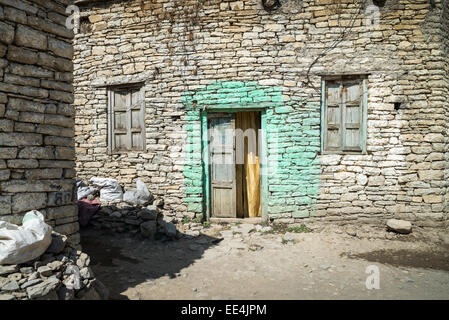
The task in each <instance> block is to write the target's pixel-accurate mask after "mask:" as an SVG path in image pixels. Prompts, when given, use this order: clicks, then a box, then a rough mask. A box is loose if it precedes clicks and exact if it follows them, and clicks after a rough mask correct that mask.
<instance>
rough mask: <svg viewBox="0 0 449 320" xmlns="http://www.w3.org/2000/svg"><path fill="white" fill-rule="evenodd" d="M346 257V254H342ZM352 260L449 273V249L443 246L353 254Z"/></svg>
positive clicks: (350, 256)
mask: <svg viewBox="0 0 449 320" xmlns="http://www.w3.org/2000/svg"><path fill="white" fill-rule="evenodd" d="M342 255H344V254H342ZM348 257H349V258H352V259H363V260H367V261H372V262H379V263H383V264H389V265H392V266H395V267H411V268H423V269H434V270H443V271H449V247H448V246H444V247H443V246H441V247H438V248H436V249H434V250H428V251H422V250H408V249H401V250H387V249H382V250H375V251H370V252H366V253H359V254H351V255H349V256H348Z"/></svg>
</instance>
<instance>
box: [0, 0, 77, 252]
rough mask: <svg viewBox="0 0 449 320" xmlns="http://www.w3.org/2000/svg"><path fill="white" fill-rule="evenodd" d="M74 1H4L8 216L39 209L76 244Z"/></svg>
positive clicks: (2, 99)
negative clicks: (69, 18) (70, 10)
mask: <svg viewBox="0 0 449 320" xmlns="http://www.w3.org/2000/svg"><path fill="white" fill-rule="evenodd" d="M68 3H69V1H66V0H60V1H50V0H44V1H42V0H29V1H22V0H0V219H2V220H6V221H10V222H12V223H15V224H20V223H21V219H22V217H23V215H24V213H26V212H27V211H29V210H31V209H36V210H39V211H40V212H42V213H44V214H45V215H46V219H47V222H48V223H49V224H50V225H52V226H53V227H54V229H55V230H56V231H58V232H60V233H63V234H66V235H69V240H70V241H71V242H73V243H75V244H76V243H79V234H78V215H77V210H76V206H74V205H73V201H74V191H75V190H74V186H75V183H74V181H75V180H74V179H73V178H74V177H75V170H74V167H75V163H74V142H73V136H74V108H73V106H71V103H72V102H73V86H72V80H73V73H72V71H73V63H72V61H71V59H72V57H73V47H72V39H73V32H72V31H71V30H69V29H67V28H66V27H65V21H66V13H65V11H66V6H67V5H68Z"/></svg>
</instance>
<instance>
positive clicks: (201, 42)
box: [74, 0, 448, 226]
mask: <svg viewBox="0 0 449 320" xmlns="http://www.w3.org/2000/svg"><path fill="white" fill-rule="evenodd" d="M81 2H82V3H83V4H82V5H83V9H82V10H83V19H82V23H81V30H80V33H79V34H77V35H76V37H75V57H74V64H75V71H74V72H75V73H74V86H75V107H76V109H77V116H76V125H75V128H76V129H75V131H76V138H75V140H76V156H77V159H76V160H77V164H76V165H77V175H78V178H82V179H88V178H90V177H92V176H102V177H113V178H117V179H118V180H119V181H120V182H121V183H123V184H124V185H125V186H126V187H133V185H134V180H135V179H136V178H139V179H141V180H143V181H144V182H146V183H147V185H149V188H150V190H151V191H152V192H153V193H154V194H156V195H157V196H159V197H163V198H164V200H165V204H164V213H165V214H177V215H181V216H182V215H183V214H190V215H193V214H197V213H201V212H204V181H203V179H202V174H201V164H200V163H199V162H198V159H199V157H200V154H199V150H201V132H200V130H201V121H200V115H201V113H200V111H201V110H206V111H207V110H208V109H212V110H213V109H214V108H215V107H217V106H221V107H223V106H224V107H226V108H228V109H229V108H232V107H235V106H236V105H244V106H249V104H250V103H252V104H260V105H261V106H263V107H264V108H265V109H266V114H267V134H268V136H269V137H268V144H270V141H272V140H270V136H271V137H272V139H274V138H275V137H276V138H277V139H278V140H277V145H278V149H276V150H272V149H271V150H270V146H269V145H268V148H267V149H268V158H270V157H273V156H276V157H277V158H278V159H279V160H281V161H279V162H278V164H279V166H280V167H279V166H278V170H277V174H276V175H273V176H270V177H269V178H268V181H267V183H268V186H267V187H268V194H267V198H266V199H265V202H266V203H267V204H268V208H267V214H268V216H269V217H270V218H278V219H280V221H285V222H293V221H295V220H297V219H302V221H305V220H304V219H306V220H307V219H323V220H326V221H333V222H335V223H337V222H343V223H345V222H347V221H354V220H356V221H359V222H372V223H378V222H380V221H382V219H384V218H387V217H392V216H396V217H399V218H405V219H407V220H412V221H415V224H417V225H428V226H442V225H445V223H446V221H447V206H446V200H445V198H446V194H447V182H446V181H447V179H445V171H446V172H447V171H448V167H447V158H445V156H447V147H446V145H447V139H448V138H447V125H446V124H447V121H446V120H447V111H448V102H447V101H448V99H447V88H448V87H447V84H448V79H447V72H446V73H445V72H444V68H447V58H446V57H447V54H446V55H445V53H444V50H445V49H444V47H443V46H444V43H446V51H447V33H445V30H447V22H446V24H445V22H444V21H445V20H444V16H445V15H447V11H446V13H444V12H443V11H442V7H443V5H445V6H447V1H444V2H442V1H435V4H434V5H433V3H430V2H428V1H413V2H411V1H406V0H404V1H398V0H387V1H386V5H385V6H384V7H382V8H379V10H380V20H379V24H378V25H376V24H373V23H370V22H368V21H371V20H368V13H369V12H370V11H369V9H368V10H367V8H368V6H369V5H370V4H371V3H370V1H359V0H353V1H346V2H344V3H341V2H340V1H332V0H304V1H299V0H291V1H282V2H283V3H284V4H285V5H284V6H283V7H282V8H281V9H279V10H277V11H275V12H273V13H268V12H267V11H265V10H264V9H263V8H262V5H261V2H260V1H259V0H244V1H214V0H209V1H202V2H195V1H194V2H188V1H178V2H171V1H158V2H156V1H145V2H141V1H137V0H136V1H126V2H124V1H106V2H105V1H102V2H97V3H93V4H89V3H87V4H86V2H88V1H81ZM174 3H176V5H175V4H174ZM370 8H371V7H370ZM446 10H447V9H446ZM445 59H446V60H445ZM350 73H357V74H360V73H365V74H368V76H367V77H368V79H367V85H368V106H367V153H366V154H364V155H338V154H336V155H321V154H320V101H321V90H320V86H321V80H322V78H321V76H320V75H322V74H350ZM136 82H141V83H142V84H143V85H144V89H145V103H146V113H145V124H146V151H145V152H129V153H125V154H117V155H109V154H107V120H106V119H107V88H108V86H111V85H116V84H128V83H136ZM270 91H271V92H275V94H274V95H271V94H269V92H270ZM236 92H237V93H236ZM279 97H281V98H279ZM248 99H249V100H251V101H250V102H249V100H248ZM395 106H396V107H395ZM270 132H271V133H270ZM186 155H187V158H188V159H189V160H188V161H185V159H184V157H185V156H186ZM195 161H196V162H195Z"/></svg>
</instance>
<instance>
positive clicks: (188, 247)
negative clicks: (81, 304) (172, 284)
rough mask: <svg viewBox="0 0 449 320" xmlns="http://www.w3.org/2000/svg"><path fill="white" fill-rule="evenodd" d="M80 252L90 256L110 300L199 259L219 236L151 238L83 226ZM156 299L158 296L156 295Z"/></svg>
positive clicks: (123, 297) (177, 270) (119, 297)
mask: <svg viewBox="0 0 449 320" xmlns="http://www.w3.org/2000/svg"><path fill="white" fill-rule="evenodd" d="M80 232H81V245H82V247H83V251H84V252H86V253H87V254H88V255H89V256H90V258H91V268H92V270H93V272H94V274H95V276H96V277H97V278H98V279H99V280H100V281H102V282H103V283H104V284H105V285H106V286H107V287H108V288H109V290H110V299H120V300H123V299H128V298H127V297H126V296H125V295H123V294H121V293H123V292H124V291H126V290H127V289H128V288H130V287H135V286H137V285H139V284H141V283H144V282H151V281H152V280H154V279H157V278H160V277H163V276H168V277H169V278H175V277H177V276H179V274H178V273H179V272H180V271H181V270H182V269H183V268H186V267H188V266H189V265H191V264H192V263H194V262H195V260H197V259H200V258H201V257H202V255H203V253H204V251H206V250H207V249H208V248H209V247H211V246H214V245H215V244H217V243H218V242H219V241H220V239H218V238H214V237H209V236H204V235H202V236H200V237H197V238H195V239H186V238H181V239H179V240H168V241H161V240H157V241H151V240H148V239H142V238H141V237H140V235H135V236H133V235H131V234H127V233H120V234H117V233H112V232H108V231H104V230H98V229H94V228H92V227H89V226H88V227H86V228H83V229H81V230H80ZM155 299H157V297H155Z"/></svg>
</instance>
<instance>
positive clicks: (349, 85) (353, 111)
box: [342, 81, 363, 151]
mask: <svg viewBox="0 0 449 320" xmlns="http://www.w3.org/2000/svg"><path fill="white" fill-rule="evenodd" d="M362 101H363V99H362V83H361V82H360V81H356V82H345V83H343V85H342V111H343V112H342V114H343V126H342V127H343V128H342V129H343V130H342V131H343V132H342V133H343V151H362V114H363V105H362Z"/></svg>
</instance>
